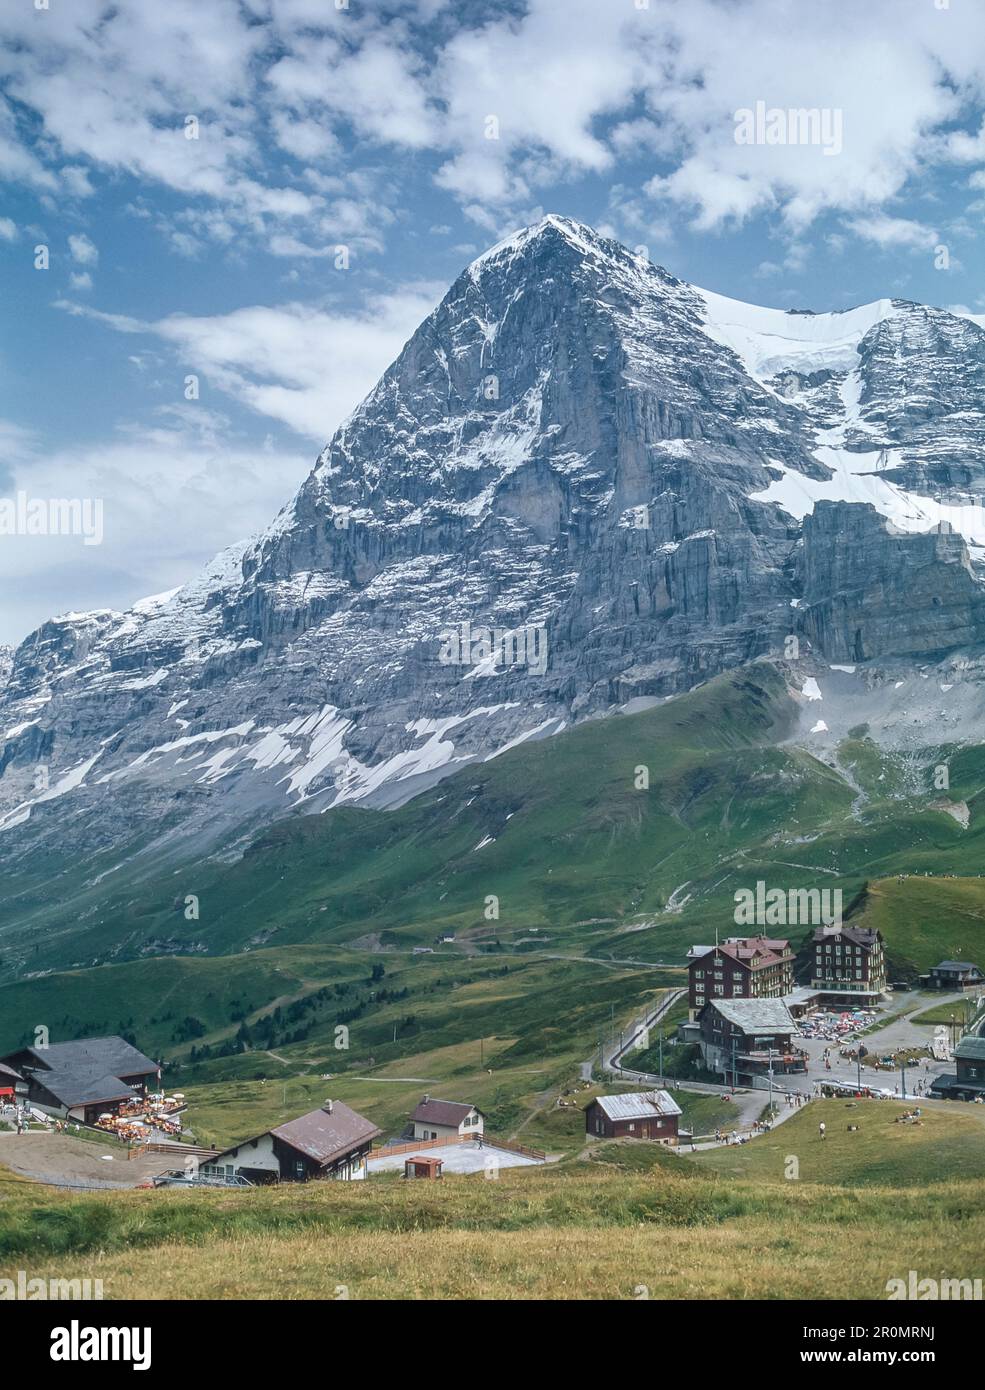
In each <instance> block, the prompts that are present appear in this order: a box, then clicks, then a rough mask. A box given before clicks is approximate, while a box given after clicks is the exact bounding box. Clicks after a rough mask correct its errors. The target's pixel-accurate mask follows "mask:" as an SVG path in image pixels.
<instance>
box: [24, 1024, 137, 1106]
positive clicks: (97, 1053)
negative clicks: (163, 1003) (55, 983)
mask: <svg viewBox="0 0 985 1390" xmlns="http://www.w3.org/2000/svg"><path fill="white" fill-rule="evenodd" d="M0 1060H2V1061H3V1063H4V1065H5V1066H6V1067H7V1068H9V1069H11V1070H13V1071H14V1072H16V1073H18V1074H19V1075H20V1076H21V1077H22V1078H23V1083H24V1085H23V1086H21V1087H19V1088H18V1099H20V1100H26V1101H27V1102H28V1103H29V1104H30V1105H32V1106H37V1108H38V1109H39V1110H44V1111H46V1112H47V1113H49V1114H51V1115H61V1116H65V1117H67V1118H69V1119H73V1120H81V1121H82V1122H83V1123H85V1124H92V1123H94V1121H95V1120H96V1119H97V1118H98V1117H99V1115H101V1114H102V1113H103V1112H104V1111H109V1112H111V1113H114V1114H115V1113H116V1111H117V1110H119V1108H120V1106H121V1105H124V1104H126V1102H128V1101H131V1100H133V1098H134V1096H145V1095H146V1094H147V1091H148V1089H149V1088H150V1087H151V1086H156V1085H157V1083H158V1082H159V1081H160V1077H161V1069H160V1067H159V1066H158V1064H157V1062H154V1061H152V1060H151V1058H150V1057H145V1056H144V1054H143V1053H142V1052H138V1051H137V1049H136V1048H135V1047H132V1046H131V1044H130V1043H128V1042H126V1041H125V1040H124V1039H123V1038H115V1037H110V1038H80V1039H77V1040H76V1041H74V1042H63V1043H51V1044H50V1045H49V1046H48V1047H22V1048H20V1049H19V1051H17V1052H11V1053H9V1054H8V1056H6V1057H4V1058H2V1059H0ZM24 1092H26V1094H24Z"/></svg>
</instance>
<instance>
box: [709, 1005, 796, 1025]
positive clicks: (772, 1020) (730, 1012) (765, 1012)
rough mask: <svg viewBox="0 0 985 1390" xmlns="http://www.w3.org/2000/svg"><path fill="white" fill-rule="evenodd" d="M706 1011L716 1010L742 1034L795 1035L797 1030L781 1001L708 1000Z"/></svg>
mask: <svg viewBox="0 0 985 1390" xmlns="http://www.w3.org/2000/svg"><path fill="white" fill-rule="evenodd" d="M705 1008H706V1009H717V1010H718V1012H719V1013H720V1014H721V1015H722V1017H723V1018H726V1019H728V1021H729V1023H734V1024H735V1025H736V1027H738V1028H741V1029H742V1031H743V1032H744V1033H797V1032H799V1029H798V1028H797V1025H796V1023H795V1022H794V1020H793V1017H792V1015H791V1013H790V1010H789V1009H788V1008H787V1006H786V1004H784V1002H783V1000H782V999H709V1000H708V1003H707V1004H706V1005H705Z"/></svg>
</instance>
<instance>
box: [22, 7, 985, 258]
mask: <svg viewBox="0 0 985 1390" xmlns="http://www.w3.org/2000/svg"><path fill="white" fill-rule="evenodd" d="M901 9H904V10H905V20H903V19H902V18H901V14H900V12H901ZM37 18H38V17H37V14H36V13H35V12H33V11H32V10H31V8H30V7H29V6H27V5H21V6H6V7H4V9H3V11H2V12H0V39H4V38H5V39H6V40H7V41H8V44H7V47H8V56H7V57H0V81H3V82H5V85H6V86H7V88H8V89H9V91H10V94H11V96H12V97H13V98H14V99H15V100H16V102H17V103H19V105H17V106H16V107H14V106H7V105H4V106H2V107H0V176H3V175H6V176H7V177H11V178H15V179H20V180H21V181H24V182H26V183H29V184H32V185H33V186H34V187H36V188H38V189H42V190H48V191H49V192H54V191H56V190H58V189H65V190H68V191H70V192H71V193H72V195H73V196H85V194H86V193H87V192H89V191H91V188H90V185H89V182H88V180H89V173H90V171H91V170H93V169H95V170H106V171H109V172H110V173H112V174H114V175H119V174H129V175H131V176H133V177H136V178H138V179H140V180H142V181H143V182H144V183H145V184H158V185H163V186H165V187H167V188H168V189H170V190H172V191H173V192H176V193H178V194H179V195H181V196H183V197H184V198H185V199H186V201H187V206H186V208H185V209H184V210H183V212H180V213H177V214H173V215H172V218H171V222H172V225H173V228H174V231H173V233H172V236H173V237H181V238H185V240H173V241H172V244H173V245H174V247H175V249H176V250H178V251H180V252H181V254H184V255H188V254H197V242H198V240H199V239H201V238H205V239H209V240H218V241H220V242H221V243H222V244H229V243H230V242H238V241H239V240H241V238H242V237H243V235H244V234H245V235H248V236H250V237H256V238H258V239H260V240H262V241H263V243H264V244H272V245H273V246H274V248H275V250H276V248H277V247H284V246H292V245H294V246H296V247H298V248H307V249H306V250H299V251H297V252H296V254H299V255H307V256H311V255H319V254H323V252H322V251H320V250H319V247H320V246H321V245H322V244H323V243H324V242H325V241H326V240H328V239H329V238H330V237H331V236H333V235H336V234H337V230H335V229H336V226H337V222H338V215H339V209H338V206H337V203H338V200H342V199H345V198H346V197H347V196H352V195H349V194H348V193H347V190H346V189H345V188H344V187H337V186H336V187H332V188H329V187H324V186H322V187H320V186H319V182H318V180H319V177H324V168H325V166H326V165H328V166H330V168H331V170H332V175H333V176H335V175H338V176H340V177H344V178H345V179H349V178H351V177H352V176H353V175H354V174H355V173H357V172H360V171H361V173H362V180H363V184H364V186H363V187H362V188H360V190H359V191H358V194H357V195H355V198H354V201H356V202H358V203H360V204H362V205H364V212H363V215H362V223H363V225H362V227H361V229H360V235H361V236H362V237H363V238H364V245H365V246H367V247H372V248H373V249H379V248H380V247H381V246H382V237H383V233H384V231H385V226H386V218H385V216H384V215H381V216H380V217H379V218H373V217H372V215H371V213H370V212H369V211H368V210H367V209H371V208H372V207H373V206H375V207H376V208H377V209H382V208H388V207H392V198H391V197H390V196H389V191H387V193H386V194H385V195H384V194H382V193H381V189H380V188H379V187H378V186H376V183H375V178H374V174H375V171H370V170H369V169H368V168H367V166H368V164H369V161H368V159H367V157H366V151H367V149H375V150H389V158H390V160H391V164H390V169H391V170H395V172H396V173H397V175H399V173H401V172H402V170H401V169H400V166H399V163H398V164H397V165H396V166H395V165H394V164H393V159H392V155H393V150H407V151H411V152H418V151H429V152H432V153H433V154H434V155H435V156H436V157H437V160H436V162H437V171H436V177H437V182H438V185H439V186H440V187H441V188H443V189H445V190H447V191H449V192H450V193H452V194H453V195H454V196H455V197H456V198H457V199H458V200H459V202H460V205H461V207H462V209H463V211H464V212H465V213H466V215H468V216H470V217H472V218H474V220H476V221H477V222H478V223H479V225H481V226H483V227H484V228H486V229H488V230H495V229H498V227H499V226H502V225H504V224H514V225H515V222H516V221H517V220H518V214H519V213H520V210H521V209H525V208H527V207H529V206H531V205H532V204H535V203H540V202H541V201H542V200H543V199H544V197H545V193H546V190H547V189H549V188H550V187H551V186H552V185H554V184H556V183H558V182H559V181H562V180H568V179H570V178H572V177H578V176H581V175H584V174H592V175H596V176H601V177H603V178H609V177H613V178H614V181H615V182H617V183H623V184H625V183H627V182H629V180H628V179H627V178H626V176H625V174H624V172H623V171H622V170H620V164H621V163H624V162H625V163H629V164H631V165H632V167H633V170H634V173H633V183H634V184H635V186H636V189H637V194H639V192H640V191H641V189H642V186H643V185H645V186H646V189H647V193H648V196H649V197H650V198H651V199H652V200H653V201H654V203H655V204H656V205H657V206H655V207H654V210H653V218H652V220H653V223H654V225H659V223H660V221H661V219H662V218H663V217H665V216H666V214H667V212H668V210H674V211H676V212H682V211H683V212H684V214H685V215H687V216H689V217H691V218H693V220H694V222H695V224H696V225H697V226H698V227H699V228H705V229H717V228H720V227H721V226H723V225H726V224H729V223H741V222H742V221H744V220H746V219H747V218H749V217H751V216H754V215H757V214H761V213H766V214H776V215H778V217H779V218H781V219H782V220H783V222H784V223H785V224H786V226H787V227H788V229H792V230H793V231H795V232H802V231H803V230H804V229H805V228H806V227H808V226H809V225H810V224H811V223H812V221H813V220H814V219H815V218H817V217H818V216H820V215H822V214H824V213H826V212H829V211H835V212H841V213H843V214H847V215H849V216H856V217H858V218H860V219H863V221H864V220H868V221H871V219H872V217H873V215H874V214H877V213H882V212H884V211H885V209H886V207H887V205H889V204H891V203H892V202H893V201H894V200H896V199H898V197H899V195H900V194H901V192H902V191H903V190H904V188H905V186H906V184H907V181H908V179H910V177H911V176H912V175H913V174H914V173H916V172H918V171H919V170H920V169H921V167H922V164H923V162H924V161H926V160H927V159H928V158H935V159H937V160H938V161H939V162H945V161H950V162H952V163H954V164H955V165H958V164H964V165H970V166H972V167H971V169H970V171H969V172H970V179H971V183H972V186H973V187H977V186H979V185H980V184H981V183H982V181H983V179H985V174H983V170H985V127H982V128H981V129H980V128H979V126H980V111H979V112H978V113H977V114H976V115H975V116H974V117H973V116H972V114H971V113H972V111H973V108H974V103H975V101H976V99H977V100H978V101H979V102H980V101H981V98H982V94H983V89H985V79H983V60H982V52H983V48H982V42H981V40H982V19H981V13H980V7H976V6H974V5H972V4H962V5H959V4H957V3H955V4H953V5H951V6H950V7H949V8H948V9H947V10H940V9H938V8H937V7H936V6H935V5H934V4H932V3H930V0H867V3H866V4H865V5H858V4H856V3H854V0H830V2H829V3H828V4H827V5H824V6H808V5H804V4H803V3H802V0H742V3H727V4H726V3H722V0H688V3H687V4H679V3H670V0H651V3H650V5H649V6H648V7H647V8H645V9H638V8H636V7H635V6H634V5H631V4H630V3H629V0H612V2H611V3H606V4H600V3H599V0H565V3H564V4H560V3H558V0H527V3H526V7H525V9H524V10H522V12H518V11H516V10H514V9H512V8H511V10H510V11H509V12H508V13H505V14H504V13H503V12H502V10H501V9H499V10H498V9H497V8H496V7H492V8H491V9H489V10H488V11H484V10H480V9H474V8H471V9H470V8H467V7H452V6H449V5H447V4H446V3H443V2H442V0H379V3H378V4H377V5H375V6H374V7H360V12H359V14H358V16H357V14H356V13H355V10H354V9H353V10H352V11H344V10H343V11H339V10H336V9H335V8H334V6H332V5H330V4H327V3H325V0H213V2H212V3H211V4H209V5H208V6H202V5H201V4H200V3H199V0H170V3H169V4H168V5H161V6H155V5H132V6H116V7H108V6H107V5H106V4H105V3H104V0H73V4H72V6H71V7H64V8H63V10H62V12H60V14H59V20H58V23H57V24H56V23H53V22H52V23H48V22H40V23H39V22H37ZM757 101H763V102H765V103H766V104H767V105H768V106H770V107H778V108H783V109H788V108H789V109H805V108H815V107H816V108H819V109H828V110H832V111H834V112H837V113H839V117H840V119H841V120H842V121H843V148H842V149H841V152H840V153H839V154H838V155H837V157H830V156H826V155H825V154H824V152H823V150H822V149H820V148H818V147H816V146H812V145H797V144H790V145H778V144H774V145H768V144H750V145H740V144H736V142H735V139H734V116H735V112H736V111H737V110H739V109H740V108H747V107H752V106H753V105H754V104H755V103H756V102H757ZM15 112H17V113H25V112H30V113H33V115H34V117H35V118H36V119H37V120H39V121H40V122H41V124H42V129H43V138H42V139H41V140H36V141H34V143H33V145H29V142H28V141H27V139H26V138H25V137H26V136H27V133H28V129H29V124H30V123H29V122H28V121H27V119H26V118H24V119H21V118H20V116H19V115H17V114H15ZM188 117H194V118H195V119H196V120H197V121H198V124H199V130H198V135H199V138H198V139H196V140H188V139H186V138H185V136H186V129H185V126H186V118H188ZM19 121H20V123H19ZM957 127H961V128H957ZM490 136H495V138H489V137H490ZM272 156H273V157H272ZM292 160H293V161H297V162H299V163H300V164H301V165H303V166H306V167H305V168H303V169H298V168H297V167H292V165H291V162H290V161H292ZM354 164H355V165H357V166H358V168H356V169H354V168H353V167H352V166H353V165H354ZM976 166H977V167H976ZM301 182H305V183H306V184H307V185H308V191H304V190H302V188H300V187H299V186H298V185H299V183H301ZM333 200H334V201H333ZM182 217H183V218H184V219H185V220H184V223H182V222H181V218H182ZM189 239H190V240H189ZM897 244H901V243H897Z"/></svg>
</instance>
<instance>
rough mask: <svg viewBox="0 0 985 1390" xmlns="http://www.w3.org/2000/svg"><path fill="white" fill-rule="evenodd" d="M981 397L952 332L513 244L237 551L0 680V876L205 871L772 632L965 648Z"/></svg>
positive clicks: (444, 311) (105, 615) (560, 226)
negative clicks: (702, 286) (62, 858)
mask: <svg viewBox="0 0 985 1390" xmlns="http://www.w3.org/2000/svg"><path fill="white" fill-rule="evenodd" d="M983 379H985V331H983V330H982V328H980V327H979V326H978V325H977V323H975V322H973V321H972V320H970V319H964V318H958V317H955V316H954V315H951V314H948V313H945V312H944V311H941V310H937V309H929V308H926V307H924V306H920V305H916V304H909V303H905V302H902V301H891V300H885V301H880V302H879V303H876V304H872V305H867V306H864V307H862V308H860V309H856V310H852V311H849V312H847V313H843V314H808V313H786V312H783V311H780V310H771V309H759V308H756V307H754V306H749V305H743V304H739V303H737V302H735V301H730V300H727V299H723V298H722V297H721V296H718V295H715V294H711V293H709V292H705V291H702V290H698V289H696V288H694V287H692V286H689V285H686V284H684V283H682V282H681V281H679V280H676V279H674V278H673V276H671V275H669V274H668V273H667V272H666V271H664V270H662V269H660V268H659V267H657V266H654V265H652V264H650V263H649V262H647V261H644V260H642V259H640V258H639V257H637V256H635V255H633V254H632V253H630V252H629V251H627V250H626V249H625V248H624V247H622V246H620V245H618V244H617V243H614V242H612V241H608V240H606V239H604V238H602V237H600V236H598V235H597V234H596V233H595V232H593V231H592V230H591V229H589V228H587V227H584V226H582V225H580V224H577V223H574V222H570V221H568V220H567V219H563V218H559V217H548V218H545V219H544V220H543V221H542V222H541V223H539V224H537V225H536V226H535V227H532V228H529V229H527V230H525V231H523V232H521V233H519V234H517V235H516V236H514V237H512V238H510V239H509V240H507V241H506V242H503V243H501V244H500V245H499V246H497V247H494V248H492V250H490V251H488V252H486V253H485V254H484V255H483V256H481V257H480V258H479V259H478V260H477V261H476V262H474V263H473V264H472V265H471V266H469V267H468V269H467V270H466V271H465V272H464V273H463V274H462V275H461V276H460V277H459V278H458V279H457V280H456V281H455V283H454V284H453V285H452V287H451V289H450V290H449V291H448V294H447V295H446V296H445V298H444V299H443V300H442V302H441V304H439V305H438V307H437V308H436V309H435V311H434V312H433V313H432V314H431V315H430V317H429V318H428V319H427V320H426V321H425V322H424V323H423V324H422V325H421V326H420V328H419V329H418V330H417V332H416V333H415V334H414V336H413V337H412V338H411V340H410V341H409V342H408V344H407V345H406V347H405V348H404V350H403V352H402V353H401V354H400V356H399V357H398V359H397V360H396V361H395V362H394V363H393V365H392V366H391V367H390V368H389V369H388V370H387V372H386V373H385V374H384V376H383V377H382V379H381V381H380V382H379V384H378V385H377V387H376V388H375V389H374V391H373V392H372V393H371V394H370V396H369V397H368V398H367V399H366V400H365V401H364V402H363V403H362V405H360V406H359V408H358V409H357V410H356V411H355V413H354V414H353V415H352V416H351V418H350V419H349V420H348V421H347V422H346V423H345V424H344V425H343V426H342V427H341V428H340V429H339V430H338V432H337V433H336V435H335V436H334V438H333V439H332V440H331V442H330V443H329V444H328V446H327V447H326V448H325V450H324V451H323V453H322V454H321V455H320V456H319V458H318V460H317V462H316V464H315V467H314V468H313V470H312V472H311V474H310V475H309V477H308V479H307V480H306V482H305V483H304V485H303V486H302V488H301V490H300V492H299V493H298V495H297V497H296V498H295V499H294V501H293V502H292V503H290V504H289V505H288V506H287V507H286V508H285V509H284V510H283V512H282V513H281V514H280V515H279V516H278V517H277V518H276V520H275V521H274V523H273V524H272V525H271V526H270V528H268V530H267V531H266V532H264V533H263V534H262V535H260V536H259V537H258V538H256V539H254V540H252V541H250V542H248V543H245V544H244V545H241V546H238V547H235V548H233V549H232V550H230V551H228V552H226V553H225V554H223V555H221V556H219V557H218V558H217V560H216V561H215V562H214V563H213V564H212V565H210V566H208V567H207V568H206V570H205V571H204V572H203V573H202V574H201V575H200V576H199V577H198V578H196V579H195V580H194V581H192V582H191V583H189V584H188V585H186V586H185V587H184V588H182V589H179V590H178V591H176V592H174V593H171V594H165V595H159V596H156V597H154V598H151V599H147V600H144V601H143V602H141V603H139V604H137V605H135V606H134V608H133V609H132V610H131V611H130V612H127V613H116V612H109V611H105V612H96V613H86V614H70V615H68V616H67V617H62V618H57V619H53V620H52V621H51V622H49V623H46V624H45V625H44V626H43V627H41V628H40V629H39V630H38V631H37V632H35V633H33V634H32V635H31V636H30V637H29V638H27V639H26V640H25V641H24V642H23V643H22V644H21V646H20V647H19V648H18V649H17V651H16V652H15V653H14V654H13V659H12V666H11V669H10V671H9V674H7V676H6V678H5V674H4V673H5V659H4V657H3V654H2V653H0V739H2V741H0V862H4V863H6V865H7V867H8V869H11V868H12V869H14V870H15V871H16V870H17V869H18V866H21V867H22V866H23V865H24V864H26V863H28V862H31V861H32V859H33V857H35V856H36V855H37V854H38V853H39V852H43V851H45V849H46V847H51V846H53V845H55V844H58V845H61V846H62V849H63V852H64V847H65V846H66V845H67V846H70V847H71V852H72V854H73V855H75V856H78V857H81V858H83V859H87V860H88V859H90V858H92V857H93V856H95V859H96V860H98V866H99V867H98V873H100V874H105V873H110V872H113V871H114V868H115V867H118V865H115V864H114V862H113V861H114V858H115V859H121V856H123V855H124V852H125V853H126V855H128V856H131V859H132V862H136V863H139V862H140V860H141V857H143V859H144V860H145V861H146V862H147V863H148V864H150V863H153V864H154V865H155V866H156V867H159V866H160V864H161V862H162V861H166V860H167V859H168V856H173V857H175V858H181V857H182V856H184V855H187V854H188V853H189V852H190V851H191V850H192V849H194V851H195V852H201V850H202V849H203V847H208V846H209V845H216V846H217V845H219V844H220V843H222V844H223V845H224V846H225V848H226V850H227V851H228V852H232V850H233V849H234V848H235V846H236V844H238V843H242V841H243V838H244V837H245V836H246V835H247V834H248V833H249V832H251V831H252V830H253V829H254V828H255V827H256V826H257V825H258V824H261V823H263V822H264V821H266V820H269V819H270V818H272V817H274V816H278V815H283V814H285V813H287V812H288V811H290V810H292V809H294V808H299V809H301V810H309V811H314V810H323V809H326V808H327V807H329V806H332V805H335V804H338V803H340V802H351V803H354V804H357V805H364V806H382V805H392V804H397V803H399V802H401V801H404V800H406V799H408V798H409V797H410V796H413V795H414V794H415V792H417V791H419V790H421V789H422V788H423V787H425V786H428V785H430V784H432V783H433V782H434V781H435V780H437V779H438V778H440V777H441V776H443V775H445V774H446V773H447V772H449V771H450V770H453V769H454V768H456V767H458V766H461V765H462V764H463V763H465V762H468V761H470V760H475V759H478V758H487V757H490V756H494V755H495V754H496V753H497V752H498V751H501V750H502V749H503V748H506V747H510V746H514V745H515V744H516V743H517V742H519V741H522V740H524V739H528V738H540V737H544V736H547V735H549V734H551V733H553V732H556V731H557V730H559V729H561V728H563V727H565V726H566V725H569V724H570V723H571V722H573V721H575V720H578V719H581V718H584V717H586V716H589V715H600V714H606V713H611V712H614V711H616V710H618V709H620V708H622V707H624V706H625V705H626V704H628V703H629V702H630V701H634V700H637V701H638V700H640V699H641V698H642V699H653V698H657V697H666V696H671V695H674V694H676V693H679V692H681V691H684V690H687V689H689V688H691V687H692V686H694V685H695V684H697V683H699V682H701V681H703V680H705V679H707V678H708V677H709V676H712V675H714V674H716V673H718V672H720V671H723V670H727V669H731V668H734V667H735V666H737V665H741V664H742V663H745V662H749V661H753V660H755V659H757V658H762V657H774V658H777V659H779V658H781V657H783V656H784V654H785V653H786V654H789V652H788V651H787V643H786V639H787V638H788V637H789V636H790V635H791V634H795V635H798V637H799V640H800V641H801V642H802V643H803V644H804V651H805V652H806V653H807V654H808V657H809V658H810V659H812V660H814V661H815V662H823V660H827V661H830V662H844V661H850V662H853V663H866V662H885V661H893V660H904V661H905V660H911V659H914V658H920V659H922V660H929V659H935V658H937V657H940V656H941V655H943V654H946V653H949V652H954V651H955V650H957V649H959V648H964V647H967V646H969V645H974V644H977V643H980V642H981V641H982V640H983V634H985V609H983V602H985V598H983V592H985V591H983V587H982V574H983V570H982V561H983V558H985V522H983V520H982V517H983V515H985V513H983V511H982V507H981V505H980V502H979V500H978V498H977V497H976V495H975V493H976V489H977V488H978V487H979V486H980V485H982V484H985V479H983V476H982V474H983V467H985V463H983V460H985V452H983V446H985V392H983V384H985V380H983ZM810 669H813V668H810ZM100 856H102V858H100ZM121 862H122V861H121ZM94 864H95V860H94ZM97 876H98V875H97V871H96V867H94V868H93V877H94V878H95V877H97Z"/></svg>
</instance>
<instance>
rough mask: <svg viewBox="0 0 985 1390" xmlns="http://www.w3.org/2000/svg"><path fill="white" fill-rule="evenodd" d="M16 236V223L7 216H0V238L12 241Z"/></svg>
mask: <svg viewBox="0 0 985 1390" xmlns="http://www.w3.org/2000/svg"><path fill="white" fill-rule="evenodd" d="M16 238H17V224H16V222H12V221H11V220H10V218H9V217H0V240H2V241H14V240H16Z"/></svg>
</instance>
